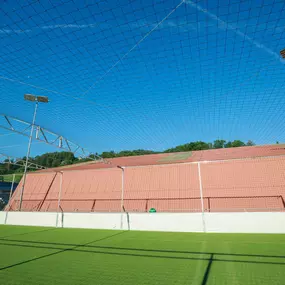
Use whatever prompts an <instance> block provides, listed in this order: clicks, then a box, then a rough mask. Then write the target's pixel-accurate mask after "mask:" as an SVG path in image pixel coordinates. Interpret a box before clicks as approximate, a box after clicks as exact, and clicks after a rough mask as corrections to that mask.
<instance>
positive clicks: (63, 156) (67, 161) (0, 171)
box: [0, 139, 255, 175]
mask: <svg viewBox="0 0 285 285" xmlns="http://www.w3.org/2000/svg"><path fill="white" fill-rule="evenodd" d="M253 145H255V144H254V142H253V141H251V140H249V141H248V142H246V143H245V142H243V141H241V140H234V141H225V140H222V139H219V140H215V141H214V142H210V143H207V142H203V141H196V142H189V143H186V144H182V145H178V146H176V147H173V148H169V149H166V150H164V151H163V152H158V151H153V150H144V149H136V150H123V151H120V152H115V151H104V152H102V153H101V154H98V153H96V155H99V156H101V157H102V158H107V159H108V158H114V157H122V156H135V155H145V154H155V153H170V152H183V151H195V150H207V149H218V148H230V147H242V146H253ZM91 157H92V155H91ZM93 158H94V159H95V155H93ZM23 159H25V157H23ZM29 161H31V162H33V163H36V164H39V165H42V166H45V167H47V168H50V167H58V166H65V165H71V164H75V163H79V162H86V161H90V159H86V158H84V159H79V158H77V157H75V156H74V154H73V153H71V152H65V151H62V152H48V153H44V154H42V155H39V156H36V157H34V158H30V159H29ZM23 171H24V167H23V166H16V165H12V164H9V163H8V162H7V161H4V162H3V163H0V175H4V174H11V173H21V172H23Z"/></svg>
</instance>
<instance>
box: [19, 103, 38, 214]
mask: <svg viewBox="0 0 285 285" xmlns="http://www.w3.org/2000/svg"><path fill="white" fill-rule="evenodd" d="M37 109H38V101H36V105H35V111H34V117H33V122H32V127H31V132H30V137H29V144H28V151H27V156H26V163H25V171H24V177H23V184H22V188H21V196H20V207H19V211H21V210H22V202H23V194H24V189H25V183H26V177H27V168H28V160H29V156H30V151H31V144H32V139H33V132H34V124H35V120H36V115H37Z"/></svg>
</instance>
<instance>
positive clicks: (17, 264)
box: [0, 232, 125, 271]
mask: <svg viewBox="0 0 285 285" xmlns="http://www.w3.org/2000/svg"><path fill="white" fill-rule="evenodd" d="M124 233H125V232H119V233H116V234H113V235H110V236H107V237H104V238H101V239H97V240H93V241H90V242H88V243H85V244H78V245H76V246H73V247H68V248H64V249H61V250H59V251H56V252H53V253H49V254H45V255H42V256H39V257H35V258H32V259H28V260H25V261H22V262H19V263H15V264H12V265H9V266H5V267H2V268H0V271H1V270H5V269H9V268H12V267H15V266H19V265H22V264H26V263H29V262H32V261H36V260H39V259H43V258H46V257H49V256H53V255H56V254H59V253H63V252H66V251H73V250H76V248H78V247H84V246H87V245H88V244H90V243H94V242H99V241H102V240H107V239H109V238H112V237H115V236H118V235H121V234H124ZM3 245H8V246H13V245H12V244H5V243H3ZM14 246H15V245H14ZM16 246H20V247H30V248H31V247H34V248H43V249H58V248H51V247H43V246H42V247H40V246H27V245H16ZM69 246H70V245H69Z"/></svg>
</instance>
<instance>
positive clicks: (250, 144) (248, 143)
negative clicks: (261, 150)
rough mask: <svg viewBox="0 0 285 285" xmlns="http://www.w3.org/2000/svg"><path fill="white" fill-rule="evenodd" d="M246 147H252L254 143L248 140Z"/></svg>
mask: <svg viewBox="0 0 285 285" xmlns="http://www.w3.org/2000/svg"><path fill="white" fill-rule="evenodd" d="M246 145H247V146H254V145H255V143H254V142H253V141H252V140H248V141H247V143H246Z"/></svg>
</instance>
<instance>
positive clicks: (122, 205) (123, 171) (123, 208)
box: [117, 165, 125, 230]
mask: <svg viewBox="0 0 285 285" xmlns="http://www.w3.org/2000/svg"><path fill="white" fill-rule="evenodd" d="M117 167H118V168H120V169H121V170H122V185H121V188H122V189H121V230H122V229H123V216H124V212H125V207H124V192H125V167H124V166H119V165H118V166H117Z"/></svg>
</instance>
